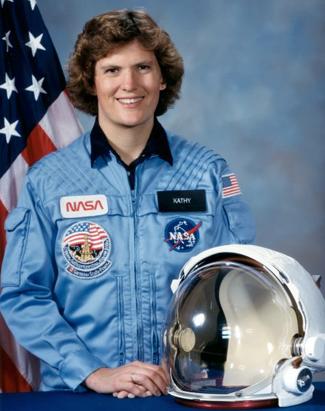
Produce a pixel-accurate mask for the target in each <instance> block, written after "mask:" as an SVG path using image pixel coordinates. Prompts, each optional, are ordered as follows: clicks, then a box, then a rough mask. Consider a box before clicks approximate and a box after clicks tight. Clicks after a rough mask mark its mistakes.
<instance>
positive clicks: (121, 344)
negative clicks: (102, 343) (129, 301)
mask: <svg viewBox="0 0 325 411" xmlns="http://www.w3.org/2000/svg"><path fill="white" fill-rule="evenodd" d="M116 281H117V298H118V315H119V365H120V366H121V365H124V364H125V341H124V335H125V334H124V322H123V311H124V308H123V297H122V296H123V282H122V280H121V278H120V277H117V280H116Z"/></svg>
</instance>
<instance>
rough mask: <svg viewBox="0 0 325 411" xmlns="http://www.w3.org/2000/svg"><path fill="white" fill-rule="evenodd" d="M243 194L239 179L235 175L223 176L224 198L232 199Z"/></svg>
mask: <svg viewBox="0 0 325 411" xmlns="http://www.w3.org/2000/svg"><path fill="white" fill-rule="evenodd" d="M239 194H241V191H240V187H239V184H238V180H237V177H236V176H235V174H234V173H230V174H226V175H223V176H222V197H223V198H227V197H232V196H237V195H239Z"/></svg>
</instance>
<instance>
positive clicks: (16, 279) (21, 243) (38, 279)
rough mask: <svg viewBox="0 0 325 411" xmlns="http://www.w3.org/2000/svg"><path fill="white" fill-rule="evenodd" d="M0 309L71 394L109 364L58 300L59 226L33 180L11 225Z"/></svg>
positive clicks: (21, 339)
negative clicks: (97, 354) (96, 353)
mask: <svg viewBox="0 0 325 411" xmlns="http://www.w3.org/2000/svg"><path fill="white" fill-rule="evenodd" d="M5 227H6V231H7V247H6V252H5V257H4V260H3V265H2V274H1V287H2V291H1V295H0V309H1V314H2V315H3V317H4V318H5V320H6V322H7V324H8V327H9V328H10V329H11V331H12V332H13V334H14V336H15V338H16V339H17V341H18V342H19V343H20V344H21V345H22V346H23V347H25V348H26V349H27V350H28V351H30V352H31V353H33V354H34V355H35V356H37V357H39V358H40V359H41V360H42V361H44V362H46V363H48V364H49V365H50V366H52V367H54V368H56V369H57V370H58V372H59V374H60V376H61V378H62V380H63V381H64V383H65V384H66V385H67V386H69V387H70V388H71V389H73V390H74V389H76V388H77V387H78V386H79V385H80V384H81V383H82V382H83V381H84V379H85V378H86V377H87V376H88V375H89V374H91V373H92V372H93V371H95V370H96V369H98V368H100V367H105V366H106V365H105V364H104V363H103V362H102V361H100V360H99V359H98V358H96V357H95V356H94V355H92V354H91V352H89V350H88V349H87V347H86V346H85V344H84V343H83V342H82V341H81V340H80V339H79V338H78V335H77V334H76V332H75V331H74V330H73V328H72V327H71V326H70V325H69V324H68V323H67V322H66V321H65V319H64V317H63V316H62V315H61V313H60V312H59V309H58V306H57V304H56V303H55V301H54V299H53V298H52V290H53V288H54V285H55V278H56V264H55V258H54V244H55V243H54V226H53V224H52V223H51V221H50V220H49V219H48V218H47V216H46V214H45V211H44V209H43V208H42V205H41V203H40V201H39V200H37V197H36V194H35V192H34V190H33V188H32V185H31V184H30V183H29V182H28V181H27V183H26V185H25V187H24V189H23V192H22V195H21V197H20V201H19V206H18V207H17V208H16V209H14V210H13V211H12V212H11V213H10V215H9V217H8V218H7V221H6V225H5Z"/></svg>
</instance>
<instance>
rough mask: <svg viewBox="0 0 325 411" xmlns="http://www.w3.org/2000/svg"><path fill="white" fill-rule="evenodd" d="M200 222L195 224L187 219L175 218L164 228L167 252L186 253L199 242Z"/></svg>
mask: <svg viewBox="0 0 325 411" xmlns="http://www.w3.org/2000/svg"><path fill="white" fill-rule="evenodd" d="M201 225H202V221H200V222H199V223H195V222H194V221H192V220H190V219H189V218H176V219H174V220H172V221H170V222H169V223H168V224H167V225H166V228H165V242H166V243H167V244H168V245H169V251H178V252H181V253H182V252H188V251H191V250H192V249H193V248H194V247H195V246H196V244H197V243H198V242H199V239H200V233H199V229H200V227H201Z"/></svg>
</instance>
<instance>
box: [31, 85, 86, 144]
mask: <svg viewBox="0 0 325 411" xmlns="http://www.w3.org/2000/svg"><path fill="white" fill-rule="evenodd" d="M39 124H40V126H41V127H42V129H43V130H44V131H45V133H46V134H47V135H48V137H49V138H50V139H51V140H52V141H53V143H54V144H55V145H56V147H58V148H59V147H64V146H65V145H67V144H69V143H70V142H71V141H72V140H73V139H74V138H75V137H76V136H79V135H80V134H81V132H82V127H81V125H80V123H79V122H78V120H77V118H76V116H75V112H74V110H73V107H72V105H71V104H70V103H69V102H68V98H67V95H66V93H65V92H64V91H63V92H62V93H61V94H60V95H59V96H58V98H57V99H56V100H55V101H54V102H53V104H52V105H51V106H50V107H49V109H48V111H47V113H46V115H45V116H44V117H43V118H42V120H41V121H40V122H39Z"/></svg>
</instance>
